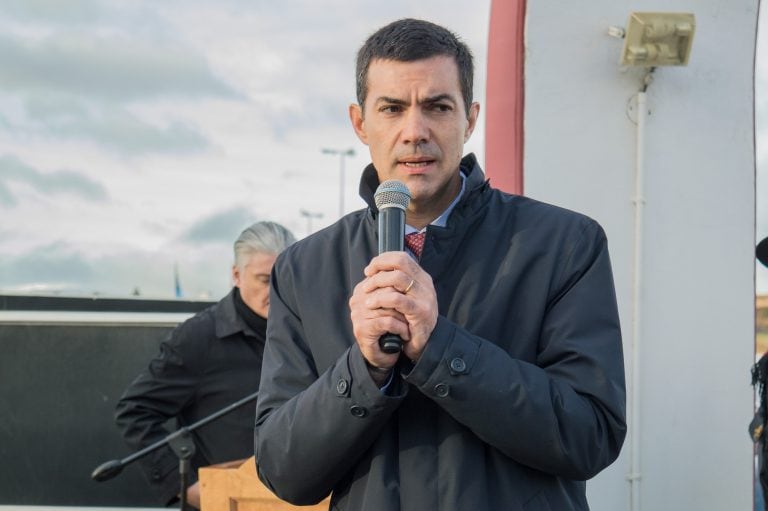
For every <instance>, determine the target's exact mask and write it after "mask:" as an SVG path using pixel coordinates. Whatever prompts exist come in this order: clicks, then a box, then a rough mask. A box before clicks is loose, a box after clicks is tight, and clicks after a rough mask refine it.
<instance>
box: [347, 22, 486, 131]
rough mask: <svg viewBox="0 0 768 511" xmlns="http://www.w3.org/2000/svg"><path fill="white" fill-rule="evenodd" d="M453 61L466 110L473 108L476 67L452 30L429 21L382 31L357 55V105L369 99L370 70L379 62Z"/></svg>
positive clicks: (389, 26) (467, 48) (465, 46)
mask: <svg viewBox="0 0 768 511" xmlns="http://www.w3.org/2000/svg"><path fill="white" fill-rule="evenodd" d="M441 55H445V56H449V57H453V59H454V60H455V61H456V66H457V68H458V71H459V85H460V87H461V95H462V97H463V99H464V108H465V110H466V113H467V117H469V107H470V106H471V105H472V80H473V75H474V64H473V63H472V52H471V51H470V50H469V47H467V45H466V44H464V43H463V42H462V41H461V40H460V39H459V37H458V36H457V35H456V34H454V33H453V32H451V31H450V30H448V29H446V28H443V27H441V26H440V25H436V24H434V23H430V22H429V21H424V20H417V19H412V18H405V19H401V20H397V21H393V22H392V23H390V24H389V25H386V26H385V27H382V28H380V29H379V30H377V31H376V32H374V33H373V34H372V35H371V36H370V37H368V39H366V41H365V43H364V44H363V46H361V47H360V50H359V51H358V52H357V67H356V73H357V102H358V104H359V105H360V107H361V108H362V107H363V106H364V103H365V98H366V97H367V96H368V68H369V67H370V65H371V62H372V61H374V60H376V59H382V60H396V61H400V62H413V61H415V60H422V59H428V58H431V57H437V56H441Z"/></svg>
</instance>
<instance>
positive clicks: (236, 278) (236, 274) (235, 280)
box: [232, 264, 240, 287]
mask: <svg viewBox="0 0 768 511" xmlns="http://www.w3.org/2000/svg"><path fill="white" fill-rule="evenodd" d="M232 284H234V285H235V287H240V268H238V267H237V265H236V264H233V265H232Z"/></svg>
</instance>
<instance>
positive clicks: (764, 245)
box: [755, 236, 768, 266]
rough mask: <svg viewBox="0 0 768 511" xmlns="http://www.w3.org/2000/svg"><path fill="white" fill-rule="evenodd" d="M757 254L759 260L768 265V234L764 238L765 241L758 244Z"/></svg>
mask: <svg viewBox="0 0 768 511" xmlns="http://www.w3.org/2000/svg"><path fill="white" fill-rule="evenodd" d="M755 255H756V256H757V260H758V261H760V262H761V263H763V265H764V266H768V236H767V237H765V238H763V241H761V242H760V243H758V244H757V248H756V249H755Z"/></svg>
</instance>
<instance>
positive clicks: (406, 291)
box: [403, 279, 416, 295]
mask: <svg viewBox="0 0 768 511" xmlns="http://www.w3.org/2000/svg"><path fill="white" fill-rule="evenodd" d="M415 282H416V281H415V280H413V279H411V283H410V284H408V287H406V288H405V291H403V294H405V295H407V294H408V291H410V290H411V288H412V287H413V284H414V283H415Z"/></svg>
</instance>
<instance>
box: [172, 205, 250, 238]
mask: <svg viewBox="0 0 768 511" xmlns="http://www.w3.org/2000/svg"><path fill="white" fill-rule="evenodd" d="M257 220H258V219H257V218H256V217H255V216H254V214H253V213H252V212H251V211H250V210H249V209H248V208H246V207H244V206H235V207H233V208H231V209H227V210H225V211H220V212H218V213H214V214H213V215H211V216H208V217H206V218H203V219H201V220H199V221H197V222H196V223H195V224H194V225H192V227H190V228H189V229H188V230H187V231H186V232H185V233H184V234H183V235H182V237H181V239H182V241H185V242H188V243H233V242H234V241H235V238H237V236H238V235H239V234H240V232H242V230H243V229H245V228H246V227H248V226H249V225H251V224H252V223H253V222H256V221H257Z"/></svg>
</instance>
